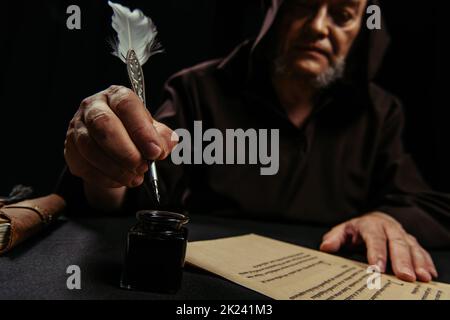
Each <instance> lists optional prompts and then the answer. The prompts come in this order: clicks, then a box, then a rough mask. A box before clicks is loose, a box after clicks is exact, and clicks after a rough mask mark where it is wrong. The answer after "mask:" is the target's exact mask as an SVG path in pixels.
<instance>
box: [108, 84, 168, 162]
mask: <svg viewBox="0 0 450 320" xmlns="http://www.w3.org/2000/svg"><path fill="white" fill-rule="evenodd" d="M104 93H105V95H106V97H107V102H108V105H109V106H110V108H111V110H112V111H113V112H114V113H115V114H116V116H117V117H118V118H119V119H120V121H121V122H122V124H123V126H124V127H125V129H126V131H127V133H128V134H129V136H130V138H131V140H132V141H133V142H134V144H135V145H136V146H137V148H138V149H139V151H140V152H141V153H142V154H143V156H144V158H145V159H146V160H158V159H162V158H165V157H167V156H168V155H169V154H170V152H171V151H172V149H173V147H171V145H172V144H173V143H172V142H171V141H170V135H171V132H172V130H170V129H169V128H168V127H166V126H164V125H162V124H160V123H156V122H155V121H154V120H153V118H152V116H151V115H150V113H149V112H148V111H147V109H146V107H145V106H144V104H143V103H142V101H141V100H140V99H139V97H138V96H137V95H136V94H135V93H134V92H132V91H131V90H130V89H127V88H125V87H119V86H112V87H110V88H109V89H107V90H106V91H104ZM155 125H157V127H158V128H159V130H160V131H158V130H157V129H156V128H155ZM161 133H162V134H164V135H162V134H161Z"/></svg>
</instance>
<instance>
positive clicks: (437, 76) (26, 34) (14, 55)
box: [0, 0, 450, 195]
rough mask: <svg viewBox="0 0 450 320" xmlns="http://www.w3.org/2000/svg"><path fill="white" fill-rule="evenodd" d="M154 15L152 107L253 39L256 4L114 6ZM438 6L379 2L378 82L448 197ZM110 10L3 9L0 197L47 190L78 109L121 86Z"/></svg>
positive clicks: (43, 3) (57, 4) (186, 0)
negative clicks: (76, 23) (183, 72)
mask: <svg viewBox="0 0 450 320" xmlns="http://www.w3.org/2000/svg"><path fill="white" fill-rule="evenodd" d="M118 2H120V3H122V4H125V5H127V6H130V7H131V8H136V7H139V8H141V9H142V10H143V11H144V12H145V14H147V15H149V16H151V17H152V18H153V19H154V21H155V23H156V25H157V26H158V29H159V32H160V39H161V41H162V43H163V45H164V47H165V49H166V53H165V54H163V55H158V56H155V57H154V58H152V59H151V60H150V62H149V63H148V64H147V65H146V66H145V67H144V70H145V74H146V80H147V85H148V86H149V88H148V96H149V98H148V99H149V102H150V103H149V104H150V107H151V108H153V109H154V108H156V107H157V106H158V104H159V102H160V101H159V99H160V94H161V89H162V85H163V83H164V81H165V80H166V79H167V78H168V76H170V75H171V74H173V73H174V72H176V71H178V70H180V69H182V68H184V67H188V66H191V65H194V64H196V63H198V62H201V61H204V60H207V59H210V58H216V57H221V56H224V55H225V54H227V53H228V52H230V51H231V50H232V48H233V47H234V46H235V45H237V44H238V43H239V42H240V41H242V40H243V39H245V38H246V37H248V36H251V35H254V34H255V33H256V30H257V29H258V24H259V21H260V20H261V17H262V5H261V3H260V0H151V1H150V0H149V1H144V0H141V1H139V0H134V1H118ZM71 4H77V5H79V6H80V8H81V21H82V29H81V30H72V31H71V30H68V29H67V27H66V19H67V18H68V16H69V15H68V14H67V13H66V9H67V7H68V6H69V5H71ZM441 6H442V1H434V0H433V1H427V2H426V6H425V5H423V3H421V5H419V2H417V4H416V2H411V1H407V0H396V1H386V0H385V1H384V2H383V15H384V17H385V19H386V20H387V26H388V28H389V30H390V31H391V34H392V40H393V42H392V45H391V48H390V50H389V52H388V55H387V57H386V60H385V64H384V66H383V69H382V70H381V72H380V74H379V77H378V82H379V83H380V84H381V85H382V86H383V87H385V88H387V89H389V90H390V91H391V92H393V93H395V94H396V95H398V96H399V97H400V98H401V100H402V101H403V103H404V105H405V110H406V115H407V128H406V135H405V142H406V145H407V148H408V150H409V151H410V152H411V153H412V154H413V156H414V158H415V159H416V161H417V163H418V165H419V168H420V169H421V171H422V173H423V174H424V176H425V177H426V179H427V180H428V182H429V183H430V184H431V185H432V186H433V187H434V188H436V189H439V190H442V191H450V168H449V166H448V165H447V163H450V161H449V160H450V157H449V155H448V154H447V152H446V148H447V139H448V137H450V129H449V128H448V127H447V121H448V120H447V119H449V117H448V116H449V111H448V103H447V101H446V97H447V90H448V89H447V88H446V74H445V73H444V71H443V70H444V67H445V65H446V64H447V61H446V60H447V59H448V58H447V57H448V51H447V49H446V48H445V39H446V38H447V32H448V30H449V27H447V23H446V12H445V10H444V9H443V8H442V7H441ZM111 15H112V11H111V9H110V8H109V6H108V5H107V3H106V1H104V0H90V1H81V0H72V1H66V0H64V1H57V0H53V1H50V0H39V1H21V0H16V1H8V2H7V3H6V6H5V5H3V8H2V9H1V18H0V23H1V29H0V30H1V32H2V33H1V34H0V36H1V41H0V45H1V52H2V58H1V60H0V61H1V72H0V75H1V76H0V81H1V87H0V138H1V144H0V194H3V195H4V194H7V193H8V192H9V190H10V189H11V188H12V187H13V186H14V185H15V184H18V183H22V184H27V185H32V186H34V187H35V188H36V190H37V192H38V194H46V193H49V192H51V191H52V189H53V188H54V185H55V183H56V181H57V178H58V176H59V174H60V171H61V169H62V168H63V166H64V157H63V144H64V139H65V132H66V129H67V125H68V123H69V121H70V119H71V117H72V115H73V114H74V113H75V111H76V110H77V108H78V105H79V103H80V101H81V100H82V99H83V98H84V97H87V96H89V95H92V94H94V93H95V92H97V91H100V90H103V89H105V88H107V87H108V86H109V85H111V84H123V85H128V80H127V77H126V68H125V66H124V65H123V63H122V62H121V61H120V60H119V59H118V58H116V57H113V56H112V55H111V54H110V51H111V50H110V47H109V45H108V39H109V38H111V37H112V36H113V30H112V29H111V27H110V20H111Z"/></svg>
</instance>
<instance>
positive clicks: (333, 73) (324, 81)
mask: <svg viewBox="0 0 450 320" xmlns="http://www.w3.org/2000/svg"><path fill="white" fill-rule="evenodd" d="M274 70H275V73H276V74H279V75H292V73H293V72H292V70H290V69H289V67H288V65H287V63H286V60H285V58H284V57H282V56H280V57H278V58H277V59H275V62H274ZM344 72H345V59H339V60H338V61H337V62H336V63H334V64H333V65H332V66H330V67H329V68H328V69H327V70H325V71H324V72H322V73H321V74H319V75H318V76H316V77H315V78H313V79H311V81H312V85H313V86H314V87H315V88H317V89H325V88H327V87H329V86H330V85H331V84H333V83H334V82H335V81H337V80H339V79H341V78H342V77H343V76H344Z"/></svg>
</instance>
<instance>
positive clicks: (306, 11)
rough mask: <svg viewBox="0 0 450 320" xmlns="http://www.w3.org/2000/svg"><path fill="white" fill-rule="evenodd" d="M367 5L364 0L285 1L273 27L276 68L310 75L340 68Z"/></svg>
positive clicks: (317, 76) (313, 75)
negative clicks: (274, 30) (274, 29)
mask: <svg viewBox="0 0 450 320" xmlns="http://www.w3.org/2000/svg"><path fill="white" fill-rule="evenodd" d="M366 5H367V0H286V2H285V4H284V5H283V8H282V9H281V10H282V12H280V13H281V16H280V19H279V20H278V21H277V26H276V38H277V45H276V47H277V59H276V60H277V64H278V66H277V68H278V67H280V66H281V68H282V69H283V71H284V72H287V73H294V74H297V75H301V76H303V77H304V76H307V77H312V78H319V77H321V76H324V75H327V74H328V75H330V74H331V73H333V72H337V70H336V69H339V68H340V69H343V65H344V61H345V58H346V57H347V55H348V53H349V51H350V48H351V46H352V44H353V42H354V40H355V39H356V37H357V35H358V33H359V31H360V28H361V21H362V17H363V14H364V11H365V8H366ZM341 71H342V70H341Z"/></svg>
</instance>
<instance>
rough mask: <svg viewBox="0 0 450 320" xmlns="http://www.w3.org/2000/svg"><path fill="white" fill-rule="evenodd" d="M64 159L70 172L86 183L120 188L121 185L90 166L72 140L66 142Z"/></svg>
mask: <svg viewBox="0 0 450 320" xmlns="http://www.w3.org/2000/svg"><path fill="white" fill-rule="evenodd" d="M64 157H65V159H66V162H67V165H68V167H69V169H70V172H71V173H72V174H73V175H74V176H77V177H80V178H82V179H83V180H84V181H86V182H88V183H91V184H94V185H97V186H100V187H105V188H120V187H121V184H120V183H118V182H116V181H114V180H112V179H110V178H108V177H107V176H105V175H104V174H102V173H101V172H100V171H98V170H97V169H96V168H94V167H93V166H92V165H90V164H89V162H87V161H86V160H85V159H84V158H83V157H82V156H81V155H80V153H79V152H78V150H77V148H76V146H75V144H74V142H73V140H72V139H67V140H66V147H65V150H64Z"/></svg>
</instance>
